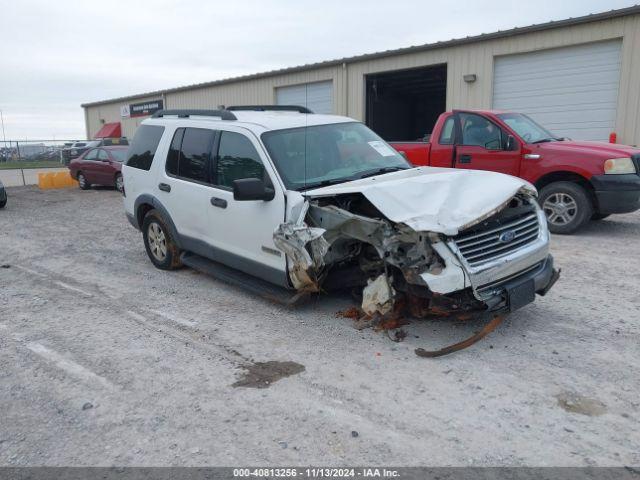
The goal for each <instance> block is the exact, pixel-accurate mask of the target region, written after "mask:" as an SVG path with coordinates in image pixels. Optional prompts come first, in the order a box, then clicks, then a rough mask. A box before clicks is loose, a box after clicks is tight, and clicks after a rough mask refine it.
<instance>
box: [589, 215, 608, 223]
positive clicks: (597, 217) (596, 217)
mask: <svg viewBox="0 0 640 480" xmlns="http://www.w3.org/2000/svg"><path fill="white" fill-rule="evenodd" d="M609 215H610V214H609V213H606V214H604V213H594V214H593V215H591V220H593V221H594V222H597V221H598V220H604V219H605V218H607V217H608V216H609Z"/></svg>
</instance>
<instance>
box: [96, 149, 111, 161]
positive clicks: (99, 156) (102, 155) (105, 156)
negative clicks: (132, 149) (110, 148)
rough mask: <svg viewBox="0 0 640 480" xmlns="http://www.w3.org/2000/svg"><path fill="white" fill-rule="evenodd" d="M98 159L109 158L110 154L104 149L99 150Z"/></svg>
mask: <svg viewBox="0 0 640 480" xmlns="http://www.w3.org/2000/svg"><path fill="white" fill-rule="evenodd" d="M98 160H109V155H108V154H107V152H105V151H104V150H102V149H100V150H98Z"/></svg>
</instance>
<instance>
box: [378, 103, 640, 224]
mask: <svg viewBox="0 0 640 480" xmlns="http://www.w3.org/2000/svg"><path fill="white" fill-rule="evenodd" d="M391 145H392V146H393V147H394V148H395V149H396V150H398V151H399V152H401V153H404V155H405V156H406V157H407V159H408V160H409V161H410V162H411V163H413V164H414V165H416V166H420V165H426V166H432V167H449V168H469V169H476V170H491V171H494V172H500V173H506V174H509V175H513V176H516V177H520V178H524V179H525V180H527V181H529V182H531V183H532V184H533V185H535V186H536V188H537V189H538V191H539V198H538V200H539V202H540V205H541V206H542V208H543V209H544V211H545V213H546V215H547V219H548V222H549V229H550V230H551V231H552V232H554V233H573V232H574V231H576V230H577V229H579V228H580V227H581V226H583V225H584V224H585V223H586V222H588V221H589V220H600V219H602V218H605V217H607V216H609V215H610V214H612V213H628V212H633V211H635V210H637V209H639V208H640V149H638V148H634V147H630V146H626V145H618V144H611V143H599V142H579V141H572V140H569V139H567V138H558V137H556V136H554V135H553V134H552V133H550V132H549V131H548V130H546V129H545V128H543V127H542V126H540V125H539V124H537V123H536V122H534V121H533V120H531V119H530V118H529V117H527V116H526V115H523V114H521V113H515V112H503V111H496V110H482V111H480V110H454V111H452V112H445V113H443V114H442V115H440V117H439V118H438V121H437V122H436V125H435V127H434V129H433V133H432V134H431V136H430V138H429V139H425V140H424V141H417V142H391Z"/></svg>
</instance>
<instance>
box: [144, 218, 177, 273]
mask: <svg viewBox="0 0 640 480" xmlns="http://www.w3.org/2000/svg"><path fill="white" fill-rule="evenodd" d="M142 238H143V239H144V248H145V249H146V250H147V255H148V256H149V259H150V260H151V263H153V265H154V266H155V267H156V268H159V269H160V270H175V269H177V268H180V267H181V266H182V263H181V262H180V251H179V250H178V246H177V245H176V243H175V241H174V240H173V238H172V236H171V233H170V232H169V229H168V228H167V225H166V223H165V222H164V220H163V219H162V217H161V216H160V214H159V213H158V211H157V210H150V211H149V212H148V213H147V214H146V215H145V217H144V221H143V222H142Z"/></svg>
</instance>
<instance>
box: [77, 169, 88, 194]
mask: <svg viewBox="0 0 640 480" xmlns="http://www.w3.org/2000/svg"><path fill="white" fill-rule="evenodd" d="M76 178H77V179H78V186H79V187H80V190H89V189H90V188H91V184H90V183H89V182H87V177H85V176H84V174H83V173H82V172H78V175H76Z"/></svg>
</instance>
